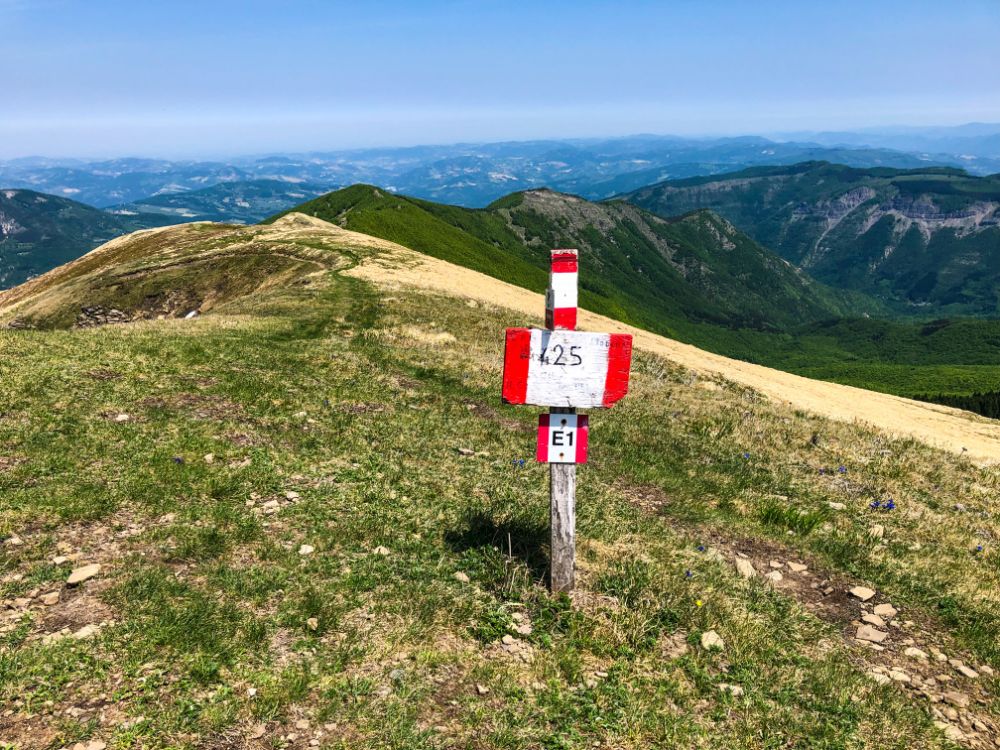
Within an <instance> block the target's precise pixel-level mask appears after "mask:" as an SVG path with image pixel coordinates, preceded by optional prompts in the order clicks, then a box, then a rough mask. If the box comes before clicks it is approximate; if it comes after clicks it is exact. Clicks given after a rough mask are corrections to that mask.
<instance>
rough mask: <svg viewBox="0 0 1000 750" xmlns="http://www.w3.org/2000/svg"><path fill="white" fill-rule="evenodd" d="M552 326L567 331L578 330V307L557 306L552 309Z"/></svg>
mask: <svg viewBox="0 0 1000 750" xmlns="http://www.w3.org/2000/svg"><path fill="white" fill-rule="evenodd" d="M552 327H553V328H561V329H563V330H565V331H575V330H576V308H575V307H557V308H555V309H554V310H553V311H552Z"/></svg>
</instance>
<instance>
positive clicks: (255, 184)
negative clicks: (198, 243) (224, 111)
mask: <svg viewBox="0 0 1000 750" xmlns="http://www.w3.org/2000/svg"><path fill="white" fill-rule="evenodd" d="M325 192H326V190H325V189H324V188H321V187H318V186H316V185H310V184H308V183H292V182H286V181H282V180H249V181H247V182H223V183H219V184H218V185H213V186H212V187H209V188H203V189H202V190H192V191H189V192H183V193H161V194H160V195H155V196H152V197H149V198H143V199H141V200H139V201H136V202H134V203H127V204H125V205H122V206H116V207H114V208H112V209H109V210H110V212H111V213H113V214H115V215H116V216H145V217H162V223H164V224H177V223H181V222H186V221H221V222H226V223H229V224H256V223H257V222H258V221H261V220H262V219H266V218H267V217H268V216H272V215H274V214H276V213H278V212H279V211H284V210H285V209H286V208H288V207H289V206H294V205H296V204H299V203H303V202H304V201H307V200H309V199H310V198H315V197H316V196H319V195H322V194H323V193H325ZM148 220H149V219H147V221H148Z"/></svg>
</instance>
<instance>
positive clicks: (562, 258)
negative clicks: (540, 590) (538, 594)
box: [545, 250, 579, 594]
mask: <svg viewBox="0 0 1000 750" xmlns="http://www.w3.org/2000/svg"><path fill="white" fill-rule="evenodd" d="M578 258H579V256H578V253H577V251H576V250H553V251H552V271H551V273H550V274H549V289H548V292H547V293H546V295H545V327H546V328H548V329H549V330H550V331H556V330H565V331H575V330H576V310H577V273H578V265H577V264H578V262H579V260H578ZM549 413H550V414H553V415H555V414H576V409H575V408H573V407H559V406H556V407H553V408H551V409H550V410H549ZM549 526H550V528H551V541H550V544H549V550H550V552H549V557H550V564H549V590H550V591H551V592H552V593H554V594H556V593H559V592H566V593H569V592H570V591H572V590H573V586H574V584H575V582H576V569H575V568H576V464H575V463H567V464H562V463H550V464H549Z"/></svg>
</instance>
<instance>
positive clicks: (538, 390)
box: [503, 328, 632, 408]
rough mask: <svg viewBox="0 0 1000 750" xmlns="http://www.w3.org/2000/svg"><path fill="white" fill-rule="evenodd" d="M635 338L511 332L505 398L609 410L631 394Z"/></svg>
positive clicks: (511, 401)
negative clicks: (631, 370) (629, 385)
mask: <svg viewBox="0 0 1000 750" xmlns="http://www.w3.org/2000/svg"><path fill="white" fill-rule="evenodd" d="M631 367H632V337H631V336H629V335H627V334H619V333H590V332H588V331H545V330H542V329H539V328H508V329H507V342H506V348H505V351H504V368H503V400H504V401H505V402H506V403H508V404H533V405H535V406H573V407H580V408H589V407H608V406H611V405H612V404H613V403H615V402H616V401H618V400H620V399H621V398H622V397H623V396H624V395H625V394H626V393H628V379H629V370H630V369H631Z"/></svg>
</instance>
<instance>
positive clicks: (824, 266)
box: [624, 162, 1000, 316]
mask: <svg viewBox="0 0 1000 750" xmlns="http://www.w3.org/2000/svg"><path fill="white" fill-rule="evenodd" d="M624 198H625V199H626V200H628V201H629V202H631V203H634V204H635V205H638V206H641V207H643V208H645V209H647V210H650V211H653V212H655V213H657V214H659V215H661V216H676V215H678V214H683V213H685V212H687V211H693V210H701V209H711V210H713V211H716V212H718V213H719V214H720V215H722V216H724V217H726V218H727V219H728V220H729V221H731V222H733V224H735V225H736V226H737V227H739V228H740V229H742V230H743V231H745V232H747V233H748V234H749V235H750V236H751V237H753V238H754V239H755V240H757V241H758V242H760V243H761V244H762V245H764V246H765V247H767V248H769V249H771V250H773V251H775V252H777V253H778V254H780V255H781V256H782V257H784V258H786V259H787V260H789V261H791V262H792V263H794V264H795V265H797V266H799V267H801V268H803V269H804V270H806V271H808V272H809V273H811V274H812V275H813V276H815V277H816V278H817V279H819V280H821V281H824V282H826V283H828V284H831V285H833V286H837V287H840V288H843V289H851V290H855V291H861V292H865V293H867V294H870V295H873V296H876V297H878V298H880V299H882V300H883V301H885V302H887V303H889V304H891V305H893V306H894V308H895V309H896V310H897V312H901V313H908V314H919V315H928V314H935V315H940V314H965V315H979V316H987V315H989V316H996V315H997V314H998V313H1000V175H994V176H992V177H971V176H969V175H968V174H966V173H964V172H961V171H959V170H955V169H942V168H938V169H927V168H925V169H920V170H905V171H902V170H895V169H884V168H883V169H853V168H850V167H845V166H842V165H835V164H828V163H825V162H809V163H804V164H797V165H794V166H790V167H759V168H753V169H747V170H743V171H740V172H736V173H730V174H725V175H717V176H713V177H697V178H692V179H687V180H674V181H667V182H662V183H660V184H657V185H652V186H649V187H645V188H642V189H640V190H637V191H635V192H632V193H630V194H628V195H626V196H624Z"/></svg>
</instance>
